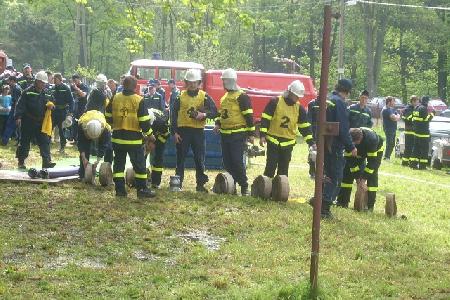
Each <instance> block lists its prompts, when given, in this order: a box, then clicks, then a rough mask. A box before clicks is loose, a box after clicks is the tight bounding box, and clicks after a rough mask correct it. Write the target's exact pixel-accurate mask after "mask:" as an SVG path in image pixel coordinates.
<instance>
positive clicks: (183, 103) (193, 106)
mask: <svg viewBox="0 0 450 300" xmlns="http://www.w3.org/2000/svg"><path fill="white" fill-rule="evenodd" d="M205 97H206V92H205V91H202V90H199V91H198V94H197V96H195V97H191V96H189V95H188V93H187V91H186V90H184V91H182V92H181V94H180V110H179V111H178V120H177V123H178V127H192V128H204V127H205V123H206V120H202V121H198V120H196V119H193V118H191V117H189V113H190V112H191V111H193V110H200V109H203V106H204V103H205Z"/></svg>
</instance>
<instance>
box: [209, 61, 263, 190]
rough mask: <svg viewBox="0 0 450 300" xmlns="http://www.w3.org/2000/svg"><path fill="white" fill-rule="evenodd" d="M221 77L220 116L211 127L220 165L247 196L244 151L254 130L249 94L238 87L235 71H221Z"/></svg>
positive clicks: (251, 139) (251, 138)
mask: <svg viewBox="0 0 450 300" xmlns="http://www.w3.org/2000/svg"><path fill="white" fill-rule="evenodd" d="M221 78H222V81H223V87H224V89H225V90H226V93H225V95H224V96H223V97H222V99H220V110H219V113H220V116H219V117H218V118H217V120H216V128H215V130H216V131H220V136H221V142H222V156H223V165H224V167H225V170H226V171H227V172H228V173H230V174H231V176H233V179H234V181H235V182H237V183H238V184H239V185H240V186H241V194H242V195H243V196H248V195H249V190H248V179H247V174H246V171H245V162H244V150H245V145H246V143H247V139H249V140H250V141H253V138H254V137H253V136H254V133H255V126H254V124H253V109H252V103H251V101H250V97H249V96H247V94H246V93H244V92H243V91H242V90H241V89H240V88H239V87H238V85H237V73H236V71H235V70H233V69H226V70H224V71H223V73H222V77H221Z"/></svg>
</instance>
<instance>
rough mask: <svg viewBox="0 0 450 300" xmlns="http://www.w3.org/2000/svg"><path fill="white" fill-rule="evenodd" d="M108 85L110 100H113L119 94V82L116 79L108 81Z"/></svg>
mask: <svg viewBox="0 0 450 300" xmlns="http://www.w3.org/2000/svg"><path fill="white" fill-rule="evenodd" d="M107 85H108V88H109V91H108V92H109V94H108V98H109V99H111V98H112V97H113V96H114V95H115V94H116V92H117V82H116V81H115V80H114V79H108V83H107Z"/></svg>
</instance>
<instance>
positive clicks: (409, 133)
mask: <svg viewBox="0 0 450 300" xmlns="http://www.w3.org/2000/svg"><path fill="white" fill-rule="evenodd" d="M409 101H410V102H409V104H408V106H406V108H405V109H404V110H403V112H402V120H403V122H405V131H404V133H405V151H404V152H403V156H402V166H409V163H410V159H411V158H412V157H413V155H412V154H413V148H414V128H413V112H414V110H415V109H416V107H417V104H418V103H419V97H417V96H416V95H412V96H411V97H410V98H409Z"/></svg>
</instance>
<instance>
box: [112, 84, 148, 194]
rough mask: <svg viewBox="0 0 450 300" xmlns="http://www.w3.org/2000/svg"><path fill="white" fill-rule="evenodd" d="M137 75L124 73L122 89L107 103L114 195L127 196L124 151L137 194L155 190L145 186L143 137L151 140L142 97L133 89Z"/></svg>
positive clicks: (145, 171) (146, 111)
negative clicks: (131, 167) (110, 133)
mask: <svg viewBox="0 0 450 300" xmlns="http://www.w3.org/2000/svg"><path fill="white" fill-rule="evenodd" d="M136 86H137V79H136V78H135V77H134V76H126V77H125V79H124V81H123V91H122V92H121V93H117V94H116V95H115V96H114V98H113V99H112V100H111V101H110V102H109V104H108V106H107V107H106V113H105V117H106V119H107V121H108V123H109V124H110V125H111V127H112V130H113V134H112V145H113V150H114V165H113V179H114V184H115V189H116V196H118V197H126V196H127V192H126V189H125V179H124V175H125V174H124V170H125V163H126V158H127V154H128V155H129V157H130V161H131V164H132V165H133V169H134V172H135V180H136V189H137V196H138V198H152V197H154V196H155V193H154V192H153V191H151V190H150V189H149V188H148V187H147V170H146V167H145V156H144V140H147V139H150V140H152V141H154V139H155V137H154V136H153V134H152V128H151V124H150V116H149V115H148V110H147V109H146V108H145V105H144V102H143V101H142V97H141V96H139V95H137V94H136V93H135V90H136Z"/></svg>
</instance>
